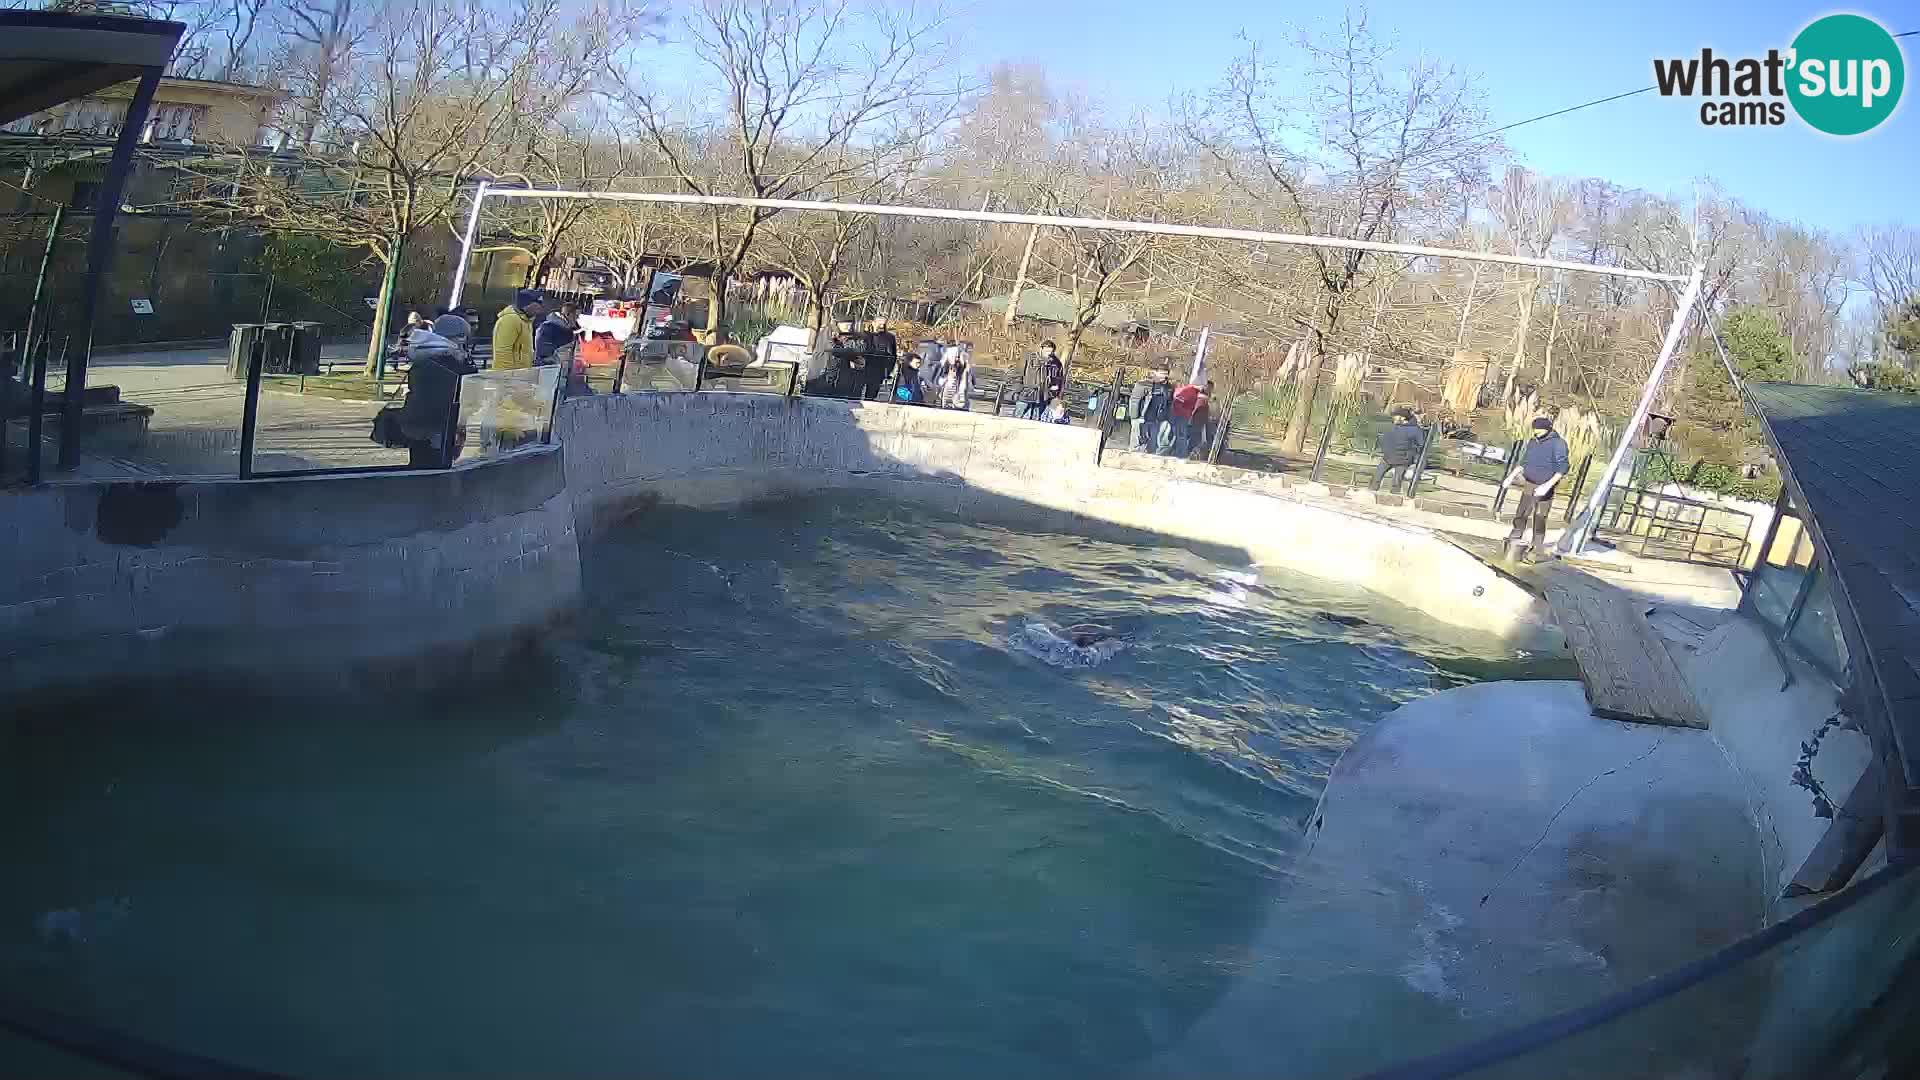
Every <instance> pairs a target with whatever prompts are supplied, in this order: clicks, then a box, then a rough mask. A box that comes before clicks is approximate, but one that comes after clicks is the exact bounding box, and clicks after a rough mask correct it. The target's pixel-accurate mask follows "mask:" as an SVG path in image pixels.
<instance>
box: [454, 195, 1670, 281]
mask: <svg viewBox="0 0 1920 1080" xmlns="http://www.w3.org/2000/svg"><path fill="white" fill-rule="evenodd" d="M492 194H494V195H496V196H498V197H500V198H503V199H599V200H602V201H606V202H643V203H678V204H680V205H683V206H755V207H762V208H765V209H769V210H816V211H820V212H822V213H833V214H877V215H880V216H881V217H909V218H933V219H938V220H947V221H988V222H1001V223H1004V224H1009V225H1035V226H1041V227H1049V228H1058V229H1108V230H1111V231H1114V232H1136V233H1157V234H1160V235H1163V236H1193V237H1199V238H1202V239H1208V240H1240V241H1245V242H1248V243H1254V244H1299V245H1301V246H1303V247H1319V248H1336V249H1347V250H1358V251H1377V252H1382V253H1385V254H1390V255H1415V256H1424V257H1427V258H1435V259H1470V260H1477V261H1479V262H1492V263H1505V264H1508V265H1511V266H1533V267H1539V268H1542V269H1547V270H1565V271H1567V272H1569V273H1574V274H1597V275H1599V276H1601V277H1626V278H1639V279H1641V280H1644V281H1672V282H1679V281H1683V280H1685V279H1684V278H1682V277H1681V276H1680V275H1678V274H1662V273H1659V272H1657V271H1653V270H1636V269H1632V268H1629V267H1621V266H1595V265H1592V264H1590V263H1573V262H1558V261H1555V260H1553V259H1535V258H1531V257H1529V256H1525V255H1500V254H1497V253H1494V252H1490V251H1459V250H1456V249H1453V248H1435V247H1422V246H1420V245H1418V244H1389V243H1385V242H1382V241H1377V240H1346V239H1342V238H1340V237H1332V236H1311V235H1308V234H1305V233H1279V232H1266V231H1264V230H1260V229H1228V228H1222V227H1219V226H1214V225H1171V224H1167V223H1164V222H1158V221H1122V220H1116V219H1113V218H1074V217H1054V216H1051V215H1047V214H1012V213H1007V212H1004V211H997V210H994V211H982V210H952V209H948V208H946V207H939V206H888V205H885V204H882V203H851V202H831V201H815V200H808V199H755V198H749V197H746V196H740V195H686V194H671V193H659V194H656V193H651V192H639V191H556V190H550V189H546V188H495V189H493V192H492Z"/></svg>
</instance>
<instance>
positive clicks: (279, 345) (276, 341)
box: [260, 322, 293, 375]
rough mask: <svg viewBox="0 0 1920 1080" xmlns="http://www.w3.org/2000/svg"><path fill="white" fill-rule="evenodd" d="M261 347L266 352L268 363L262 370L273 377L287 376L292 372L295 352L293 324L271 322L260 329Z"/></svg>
mask: <svg viewBox="0 0 1920 1080" xmlns="http://www.w3.org/2000/svg"><path fill="white" fill-rule="evenodd" d="M260 347H261V348H262V349H263V350H265V351H266V354H267V362H266V366H265V367H264V368H263V369H262V370H264V371H266V372H267V373H269V374H272V375H287V374H291V372H292V362H291V355H290V354H291V353H292V351H293V324H292V323H283V322H270V323H267V324H266V325H265V326H262V327H261V328H260Z"/></svg>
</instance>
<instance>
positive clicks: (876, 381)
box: [866, 319, 900, 401]
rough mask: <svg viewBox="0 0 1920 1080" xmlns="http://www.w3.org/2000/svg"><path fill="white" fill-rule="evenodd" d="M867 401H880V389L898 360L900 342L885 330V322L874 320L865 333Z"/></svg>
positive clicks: (883, 320)
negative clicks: (870, 327)
mask: <svg viewBox="0 0 1920 1080" xmlns="http://www.w3.org/2000/svg"><path fill="white" fill-rule="evenodd" d="M866 359H867V367H866V375H867V386H866V390H867V400H868V401H878V400H880V388H881V387H882V386H884V385H886V382H887V376H889V375H891V374H893V368H894V365H895V364H896V363H898V362H899V360H900V340H899V339H898V338H896V337H894V336H893V334H892V333H891V332H889V331H888V330H887V320H885V319H875V320H873V323H872V329H870V330H869V331H867V357H866Z"/></svg>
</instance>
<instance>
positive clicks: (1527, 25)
mask: <svg viewBox="0 0 1920 1080" xmlns="http://www.w3.org/2000/svg"><path fill="white" fill-rule="evenodd" d="M1366 6H1367V10H1368V11H1369V12H1370V15H1371V19H1372V22H1373V25H1374V27H1375V29H1376V31H1379V32H1381V33H1382V35H1383V36H1386V37H1388V38H1390V39H1391V40H1393V41H1395V42H1397V44H1398V45H1399V47H1400V48H1401V49H1402V50H1404V51H1406V52H1408V53H1420V52H1424V53H1426V54H1428V55H1432V56H1436V57H1439V58H1443V59H1446V60H1449V61H1451V62H1452V63H1454V64H1456V65H1457V66H1459V67H1461V68H1463V69H1465V70H1468V71H1472V72H1475V73H1477V74H1478V75H1479V77H1480V80H1481V86H1482V88H1483V89H1484V90H1485V91H1486V94H1487V99H1488V102H1489V104H1490V106H1491V109H1492V112H1493V117H1494V123H1495V124H1506V123H1511V122H1513V121H1515V120H1524V119H1526V118H1527V117H1529V116H1536V115H1539V114H1540V113H1545V112H1551V111H1552V110H1554V109H1558V108H1563V107H1565V106H1568V105H1575V104H1578V103H1580V102H1583V101H1588V100H1591V99H1593V98H1599V97H1605V96H1607V95H1609V94H1616V93H1620V92H1621V91H1624V90H1633V89H1637V88H1639V87H1642V86H1648V85H1651V84H1652V82H1653V58H1654V57H1656V56H1661V57H1667V56H1686V55H1688V54H1689V53H1691V54H1694V55H1698V53H1699V50H1700V47H1701V46H1703V45H1710V46H1712V47H1713V49H1714V51H1715V52H1716V53H1721V54H1725V55H1729V56H1735V57H1738V56H1749V55H1756V56H1757V55H1764V54H1765V52H1766V50H1767V49H1768V48H1769V47H1777V48H1785V47H1786V46H1787V45H1788V44H1789V43H1790V42H1791V41H1792V39H1793V35H1794V34H1796V33H1797V32H1798V31H1799V30H1800V28H1801V27H1802V26H1804V25H1805V24H1806V23H1808V22H1810V21H1812V20H1813V19H1814V18H1816V17H1818V16H1820V15H1825V14H1829V13H1831V12H1834V11H1854V12H1858V13H1859V14H1863V15H1868V16H1871V17H1873V18H1875V19H1878V20H1879V21H1880V23H1881V25H1883V26H1886V27H1887V28H1888V29H1889V30H1890V31H1892V32H1894V33H1899V32H1901V31H1905V30H1920V3H1916V2H1913V0H1904V2H1901V3H1885V2H1878V3H1871V4H1856V5H1852V6H1836V7H1824V6H1818V5H1809V4H1806V3H1790V2H1783V0H1743V2H1736V0H1668V2H1664V3H1654V2H1649V0H1615V2H1611V3H1607V4H1598V5H1595V4H1568V3H1556V2H1553V0H1548V2H1546V3H1541V2H1539V0H1531V2H1524V3H1523V2H1518V0H1374V2H1372V3H1370V4H1368V5H1366ZM1342 10H1343V8H1342V7H1341V6H1340V5H1339V4H1338V3H1334V2H1317V3H1302V4H1276V3H1274V2H1273V0H1189V2H1187V3H1179V4H1168V3H1164V2H1156V3H1145V2H1142V0H1106V2H1102V0H974V2H973V3H971V4H968V5H966V6H964V7H962V8H959V9H957V10H956V21H957V25H958V28H959V30H960V35H959V36H960V39H961V41H960V44H961V49H962V55H964V56H967V57H980V58H982V60H983V62H988V63H990V62H992V61H993V60H1022V61H1035V62H1039V63H1040V64H1042V65H1043V66H1045V67H1046V68H1047V69H1048V71H1049V73H1050V77H1051V78H1052V79H1053V80H1055V81H1056V82H1057V83H1059V84H1061V85H1063V86H1075V87H1079V88H1080V89H1082V90H1084V91H1086V92H1087V93H1088V94H1090V95H1091V96H1093V97H1095V98H1097V99H1098V100H1100V101H1102V102H1104V103H1106V104H1107V105H1108V106H1109V108H1110V110H1111V111H1112V112H1113V113H1116V114H1119V116H1124V115H1126V114H1129V113H1131V112H1133V111H1135V110H1136V109H1149V110H1153V111H1156V112H1157V111H1160V110H1161V109H1162V108H1164V104H1165V102H1166V100H1167V96H1168V94H1169V93H1171V92H1173V91H1175V90H1187V89H1194V90H1197V89H1202V88H1204V87H1206V86H1208V85H1210V84H1212V83H1214V82H1216V81H1217V80H1218V79H1219V76H1220V71H1221V68H1222V67H1223V66H1224V65H1225V63H1226V61H1227V60H1228V58H1230V57H1231V56H1233V55H1234V53H1235V52H1236V51H1237V49H1238V47H1239V46H1238V44H1237V43H1236V41H1235V40H1234V36H1235V34H1236V33H1238V32H1239V31H1241V30H1245V31H1247V32H1248V33H1250V34H1252V35H1253V36H1255V37H1257V38H1261V39H1263V40H1266V41H1269V42H1272V43H1274V44H1276V45H1279V44H1284V43H1285V42H1287V41H1289V40H1291V38H1292V36H1293V28H1294V27H1295V26H1298V25H1300V24H1301V23H1303V22H1306V21H1311V20H1315V19H1320V20H1324V19H1327V18H1329V17H1332V18H1337V17H1338V16H1339V14H1340V13H1341V12H1342ZM1901 44H1902V46H1903V47H1904V50H1905V54H1906V62H1907V89H1906V90H1905V92H1904V94H1903V95H1902V102H1901V105H1900V108H1899V111H1898V112H1897V113H1896V114H1895V115H1894V117H1893V118H1892V119H1891V120H1889V121H1887V122H1886V123H1884V124H1882V125H1881V126H1880V127H1878V128H1876V129H1875V130H1874V131H1873V132H1872V133H1870V134H1869V135H1866V136H1864V137H1861V138H1857V139H1852V140H1840V139H1833V138H1829V137H1827V136H1824V135H1821V134H1819V133H1818V132H1815V131H1813V130H1812V129H1810V128H1808V127H1806V126H1805V125H1803V124H1801V123H1800V122H1799V120H1798V119H1796V118H1794V117H1792V116H1791V109H1789V114H1790V115H1789V118H1788V122H1787V124H1786V126H1785V127H1779V128H1733V129H1720V128H1709V127H1704V126H1702V125H1701V124H1700V122H1699V115H1698V108H1699V103H1698V100H1697V99H1695V100H1694V101H1693V102H1692V104H1688V103H1687V102H1686V101H1685V100H1682V99H1679V98H1671V99H1668V98H1661V97H1660V96H1659V95H1658V94H1643V95H1641V96H1639V97H1634V98H1628V99H1626V100H1624V101H1618V102H1612V103H1610V104H1606V105H1599V106H1595V107H1594V108H1591V109H1583V110H1581V111H1579V112H1575V113H1571V114H1569V115H1567V116H1563V117H1556V118H1554V119H1552V120H1543V121H1541V122H1539V123H1536V124H1529V125H1527V126H1526V127H1523V128H1519V129H1517V130H1515V131H1512V132H1508V133H1507V135H1506V139H1507V144H1508V146H1509V147H1511V148H1512V150H1513V152H1514V154H1515V156H1516V157H1517V158H1518V159H1519V160H1520V162H1521V163H1522V164H1524V165H1526V166H1528V167H1529V168H1533V169H1536V170H1539V171H1541V172H1545V173H1550V174H1555V175H1567V176H1598V177H1603V178H1605V179H1608V180H1612V181H1613V182H1615V183H1618V184H1621V185H1624V186H1627V187H1634V188H1643V189H1646V190H1650V191H1655V192H1661V193H1665V194H1672V195H1679V196H1682V197H1690V193H1691V191H1692V187H1693V181H1694V180H1695V178H1698V177H1712V178H1714V179H1716V180H1718V181H1719V182H1720V183H1721V185H1722V186H1723V187H1724V188H1725V189H1726V190H1727V191H1728V192H1729V193H1730V194H1732V195H1734V196H1735V197H1737V198H1739V199H1741V200H1742V201H1743V202H1747V203H1749V204H1750V205H1753V206H1755V207H1758V208H1760V209H1762V210H1765V211H1766V212H1768V213H1770V214H1772V215H1774V216H1776V217H1780V218H1784V219H1787V220H1793V221H1800V222H1803V223H1806V224H1809V225H1816V226H1820V227H1823V228H1828V229H1834V230H1840V231H1845V230H1849V229H1851V228H1852V227H1853V226H1855V225H1861V224H1867V223H1871V222H1881V221H1905V222H1909V223H1916V222H1920V105H1917V104H1916V103H1915V100H1914V99H1915V98H1916V97H1917V96H1920V89H1916V85H1915V84H1916V83H1920V72H1916V70H1915V65H1916V62H1917V61H1920V37H1913V38H1905V39H1902V41H1901Z"/></svg>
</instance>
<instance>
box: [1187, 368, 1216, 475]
mask: <svg viewBox="0 0 1920 1080" xmlns="http://www.w3.org/2000/svg"><path fill="white" fill-rule="evenodd" d="M1212 416H1213V380H1212V379H1208V380H1207V385H1206V386H1204V387H1201V389H1200V397H1199V400H1197V401H1195V402H1194V403H1193V420H1192V422H1190V423H1189V424H1188V425H1187V432H1188V440H1187V441H1188V444H1189V445H1188V448H1187V449H1188V453H1187V454H1183V455H1181V456H1182V457H1186V456H1190V455H1191V453H1192V452H1193V451H1195V450H1199V449H1202V448H1204V447H1206V446H1207V445H1208V444H1210V443H1211V442H1212V441H1213V440H1212V439H1211V438H1210V437H1209V431H1208V427H1207V422H1208V421H1209V420H1210V419H1212Z"/></svg>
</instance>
